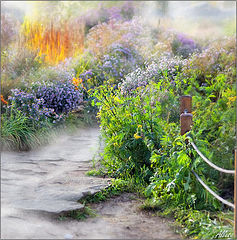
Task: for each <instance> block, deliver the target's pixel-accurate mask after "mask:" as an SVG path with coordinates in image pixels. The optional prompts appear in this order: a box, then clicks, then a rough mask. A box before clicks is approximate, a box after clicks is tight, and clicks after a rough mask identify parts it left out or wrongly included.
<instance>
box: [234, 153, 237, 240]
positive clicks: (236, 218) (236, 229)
mask: <svg viewBox="0 0 237 240" xmlns="http://www.w3.org/2000/svg"><path fill="white" fill-rule="evenodd" d="M236 155H237V149H235V182H234V205H235V208H234V211H235V212H234V236H235V239H237V159H236V158H237V156H236Z"/></svg>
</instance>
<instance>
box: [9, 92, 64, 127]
mask: <svg viewBox="0 0 237 240" xmlns="http://www.w3.org/2000/svg"><path fill="white" fill-rule="evenodd" d="M9 101H10V103H11V104H10V105H9V107H8V108H9V109H10V110H12V111H14V110H15V109H16V110H18V111H20V112H22V113H23V114H24V115H25V116H27V117H28V118H29V119H30V120H32V122H33V123H34V125H35V126H36V127H37V126H38V127H39V126H42V125H44V123H46V122H55V121H59V120H61V119H62V116H60V115H58V114H56V113H55V111H54V109H52V108H47V107H45V106H44V100H43V99H42V98H36V97H35V95H34V94H33V93H27V92H24V91H22V90H19V89H13V90H12V94H11V96H10V97H9Z"/></svg>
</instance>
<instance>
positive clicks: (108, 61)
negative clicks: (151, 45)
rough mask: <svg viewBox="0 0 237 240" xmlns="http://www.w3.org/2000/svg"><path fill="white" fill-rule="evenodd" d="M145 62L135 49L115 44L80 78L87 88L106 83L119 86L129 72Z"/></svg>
mask: <svg viewBox="0 0 237 240" xmlns="http://www.w3.org/2000/svg"><path fill="white" fill-rule="evenodd" d="M143 62H144V59H143V57H142V56H141V55H140V54H139V53H138V52H137V51H136V50H135V49H134V48H132V47H125V46H124V45H122V44H119V43H114V44H112V45H111V46H110V48H109V50H108V52H107V54H105V55H104V56H103V57H102V59H101V60H100V61H98V62H95V65H92V66H91V69H90V70H88V71H85V72H83V73H82V74H80V78H81V79H83V82H84V83H86V86H87V87H94V86H100V85H102V84H104V83H106V82H109V83H115V84H117V83H119V82H121V79H123V78H124V77H125V76H126V75H127V74H128V73H129V72H131V71H134V70H135V69H136V68H138V67H141V66H143Z"/></svg>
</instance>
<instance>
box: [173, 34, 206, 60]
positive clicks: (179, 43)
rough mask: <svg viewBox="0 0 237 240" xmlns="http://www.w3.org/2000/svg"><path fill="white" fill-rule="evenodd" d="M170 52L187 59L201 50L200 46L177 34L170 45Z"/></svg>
mask: <svg viewBox="0 0 237 240" xmlns="http://www.w3.org/2000/svg"><path fill="white" fill-rule="evenodd" d="M171 46H172V51H173V53H174V54H175V55H178V56H182V57H183V58H188V57H189V56H190V55H192V54H193V53H194V52H199V51H200V50H201V48H200V46H199V45H198V44H197V43H196V42H195V41H194V40H193V39H191V38H188V37H187V36H185V35H184V34H177V35H176V36H175V38H174V40H173V41H172V43H171Z"/></svg>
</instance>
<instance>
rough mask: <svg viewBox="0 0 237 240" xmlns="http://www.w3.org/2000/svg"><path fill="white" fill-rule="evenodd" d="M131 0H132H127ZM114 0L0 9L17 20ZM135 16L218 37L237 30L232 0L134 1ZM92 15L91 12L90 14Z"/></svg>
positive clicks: (74, 12)
mask: <svg viewBox="0 0 237 240" xmlns="http://www.w3.org/2000/svg"><path fill="white" fill-rule="evenodd" d="M130 2H131V1H130ZM122 3H124V2H119V1H118V2H117V1H116V2H115V1H100V2H99V1H98V2H97V1H92V2H87V1H83V2H82V1H77V2H70V1H46V2H43V1H11V2H6V1H2V2H1V7H2V8H1V11H2V12H3V13H5V14H11V15H14V16H15V17H16V18H17V19H18V20H19V21H20V22H23V20H24V16H25V15H28V16H31V17H35V16H37V15H41V16H43V17H45V18H50V17H52V16H58V17H73V16H82V15H83V14H85V13H86V12H88V11H90V10H92V9H99V8H108V7H112V6H116V5H119V4H122ZM133 3H134V4H135V5H136V10H137V12H136V13H135V14H136V15H138V16H141V17H142V18H144V20H145V21H147V24H152V25H153V26H162V27H167V28H170V29H171V30H177V31H181V32H184V33H187V34H189V35H191V36H197V35H198V36H199V37H202V36H203V37H218V36H220V35H232V34H234V33H235V32H236V2H235V1H149V2H145V1H144V2H133ZM91 17H92V16H91Z"/></svg>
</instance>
